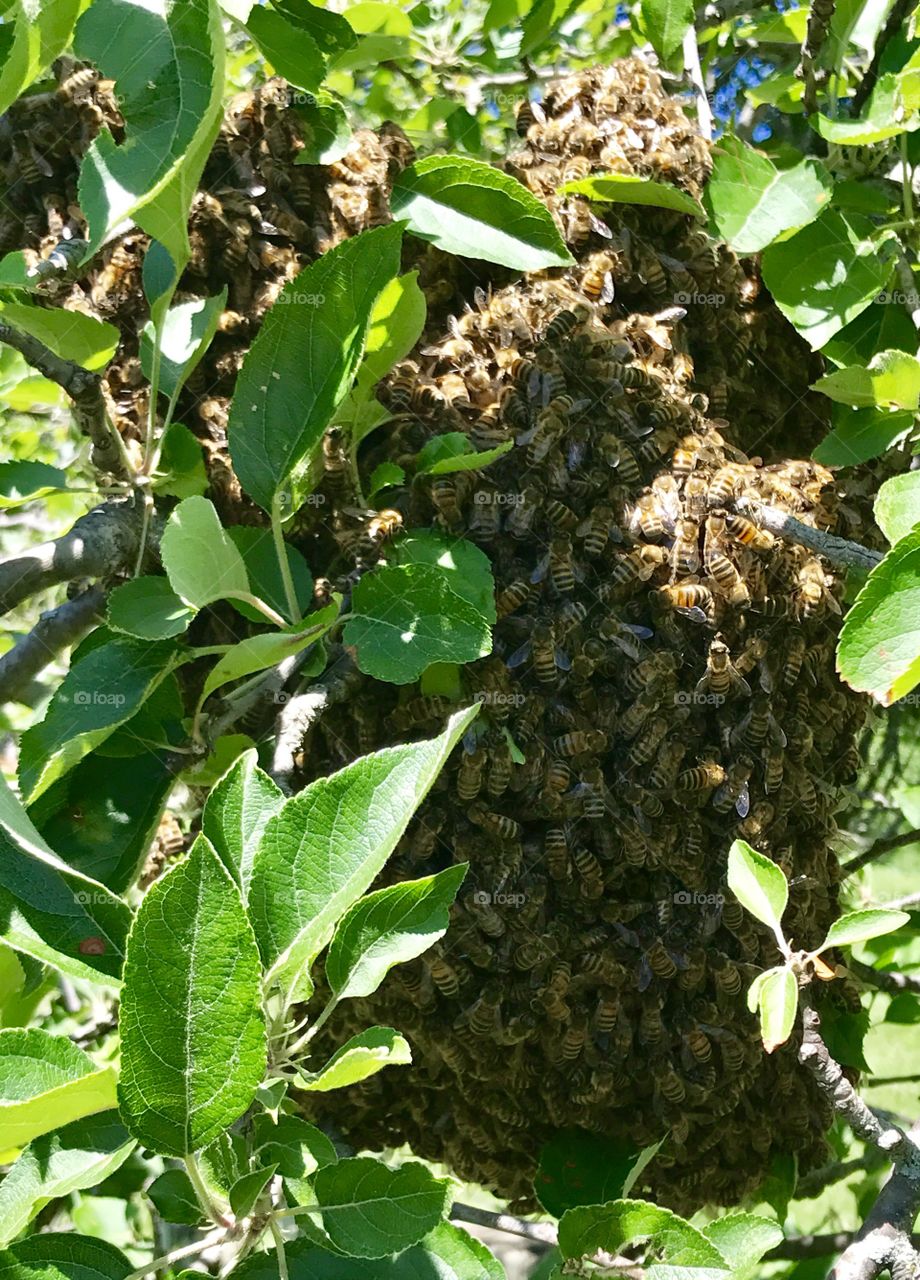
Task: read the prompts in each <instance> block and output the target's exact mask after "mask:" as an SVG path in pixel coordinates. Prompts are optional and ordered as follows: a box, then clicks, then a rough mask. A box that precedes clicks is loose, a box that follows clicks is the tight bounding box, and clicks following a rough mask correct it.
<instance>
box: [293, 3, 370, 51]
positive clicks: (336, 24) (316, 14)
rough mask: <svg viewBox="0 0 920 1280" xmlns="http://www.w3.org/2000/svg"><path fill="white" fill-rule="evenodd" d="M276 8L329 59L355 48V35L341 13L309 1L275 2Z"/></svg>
mask: <svg viewBox="0 0 920 1280" xmlns="http://www.w3.org/2000/svg"><path fill="white" fill-rule="evenodd" d="M273 3H274V7H275V8H276V9H277V10H278V12H279V13H283V14H284V16H285V17H286V18H287V20H288V21H289V22H291V23H292V24H293V25H294V26H295V27H297V28H299V29H300V30H301V31H305V32H306V33H307V35H308V36H310V38H311V39H312V40H314V41H315V42H316V44H318V45H319V47H320V49H321V50H322V51H323V53H324V54H325V56H326V57H327V58H333V57H335V56H336V54H339V53H344V51H345V50H346V49H352V48H354V46H355V44H356V43H357V40H356V37H355V33H354V31H353V30H352V28H351V26H350V25H349V23H348V21H347V20H346V19H345V18H343V17H342V15H341V14H339V13H332V12H330V10H328V9H322V8H320V7H319V6H318V5H315V4H311V3H309V0H273Z"/></svg>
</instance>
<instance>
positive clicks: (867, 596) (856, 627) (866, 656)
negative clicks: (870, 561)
mask: <svg viewBox="0 0 920 1280" xmlns="http://www.w3.org/2000/svg"><path fill="white" fill-rule="evenodd" d="M837 670H838V671H839V672H840V675H841V677H842V678H843V679H844V680H846V682H847V684H848V685H850V686H851V687H852V688H853V689H857V690H859V691H860V692H865V693H871V694H872V696H873V697H874V698H876V699H877V700H878V701H879V702H880V703H882V705H883V706H890V705H891V703H892V702H896V701H897V700H898V698H902V697H903V696H904V694H906V693H909V692H910V691H911V689H913V687H914V686H915V685H916V684H917V682H918V681H920V530H913V531H912V532H911V533H908V534H907V536H906V537H903V538H902V539H901V540H900V541H899V542H897V543H896V544H895V545H894V546H893V547H892V548H891V550H890V551H889V552H888V554H887V555H886V556H885V559H884V560H883V561H882V562H881V564H878V565H876V566H875V568H874V569H873V570H872V572H871V573H870V574H869V577H868V578H867V579H866V583H865V585H864V586H863V588H862V590H861V591H860V593H859V595H858V596H857V597H856V601H855V603H854V604H853V606H852V608H851V609H850V611H849V613H848V614H847V616H846V618H845V620H844V623H843V627H842V629H841V631H840V639H839V640H838V643H837Z"/></svg>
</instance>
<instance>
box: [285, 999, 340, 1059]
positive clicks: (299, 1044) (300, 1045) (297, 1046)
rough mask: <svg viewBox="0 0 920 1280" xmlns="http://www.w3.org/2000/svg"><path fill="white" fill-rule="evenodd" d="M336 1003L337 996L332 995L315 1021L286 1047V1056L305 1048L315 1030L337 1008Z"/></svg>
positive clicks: (323, 1023)
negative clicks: (288, 1047)
mask: <svg viewBox="0 0 920 1280" xmlns="http://www.w3.org/2000/svg"><path fill="white" fill-rule="evenodd" d="M338 1005H339V998H338V996H333V997H332V998H331V999H330V1001H329V1003H328V1004H327V1005H326V1007H325V1009H323V1011H322V1013H320V1015H319V1017H318V1018H317V1019H316V1021H315V1022H314V1023H312V1025H311V1026H309V1027H308V1028H307V1030H306V1031H305V1032H304V1033H303V1035H302V1036H301V1037H300V1039H299V1040H295V1041H294V1043H293V1044H292V1045H291V1047H290V1049H288V1051H287V1052H288V1057H290V1056H291V1054H294V1053H299V1052H300V1050H301V1049H305V1048H306V1047H307V1045H308V1044H309V1043H310V1041H311V1040H312V1039H313V1037H314V1036H315V1035H316V1033H317V1031H319V1030H320V1028H321V1027H322V1026H324V1025H325V1023H326V1022H328V1021H329V1018H330V1017H331V1016H332V1014H333V1013H334V1012H335V1010H336V1009H337V1008H338Z"/></svg>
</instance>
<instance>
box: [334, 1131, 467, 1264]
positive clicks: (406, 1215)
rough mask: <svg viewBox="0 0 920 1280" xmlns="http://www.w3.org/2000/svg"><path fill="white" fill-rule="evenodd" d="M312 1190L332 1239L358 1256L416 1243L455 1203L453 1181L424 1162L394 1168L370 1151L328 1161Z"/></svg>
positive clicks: (383, 1253)
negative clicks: (439, 1175)
mask: <svg viewBox="0 0 920 1280" xmlns="http://www.w3.org/2000/svg"><path fill="white" fill-rule="evenodd" d="M313 1190H314V1192H315V1195H316V1202H317V1204H318V1206H319V1207H320V1209H321V1211H322V1217H321V1223H322V1226H323V1228H324V1230H325V1232H326V1234H327V1235H328V1237H329V1239H330V1240H331V1242H332V1244H333V1245H334V1246H335V1248H337V1249H340V1250H341V1251H342V1253H346V1254H349V1255H350V1256H351V1257H354V1258H383V1257H385V1256H386V1255H387V1254H391V1253H399V1252H401V1250H403V1249H408V1248H409V1246H410V1245H413V1244H417V1243H418V1241H419V1240H421V1239H422V1238H423V1237H424V1236H426V1235H427V1234H428V1232H429V1231H432V1230H434V1228H435V1227H436V1226H437V1224H438V1222H439V1221H440V1220H441V1219H442V1218H443V1217H444V1216H445V1215H446V1213H447V1211H448V1209H449V1208H450V1203H451V1188H450V1183H449V1181H448V1180H447V1179H446V1178H435V1177H433V1176H432V1174H431V1173H430V1172H429V1170H428V1169H427V1168H425V1166H424V1165H421V1164H415V1163H413V1162H409V1163H406V1164H404V1165H401V1166H400V1168H398V1169H389V1168H387V1166H386V1165H385V1164H381V1163H380V1161H379V1160H371V1159H369V1158H368V1157H366V1156H357V1157H355V1158H354V1159H350V1160H340V1161H339V1162H338V1163H337V1164H329V1165H325V1166H324V1167H323V1168H322V1169H320V1170H319V1171H318V1173H317V1174H316V1177H315V1178H314V1179H313Z"/></svg>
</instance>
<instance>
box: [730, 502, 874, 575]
mask: <svg viewBox="0 0 920 1280" xmlns="http://www.w3.org/2000/svg"><path fill="white" fill-rule="evenodd" d="M735 507H736V508H737V510H738V511H740V512H741V514H742V515H746V516H749V517H750V519H752V520H753V521H754V522H755V523H756V524H758V525H759V526H760V528H761V529H766V530H767V532H768V533H772V534H774V535H775V536H776V537H777V538H782V539H783V541H784V542H795V543H797V544H798V545H799V546H801V547H807V548H808V549H809V551H815V552H817V554H818V555H821V556H824V558H825V560H829V561H830V563H831V564H835V565H838V566H839V567H840V568H848V569H863V570H865V571H867V572H868V571H869V570H870V569H874V568H875V566H876V565H877V564H878V563H879V562H880V561H881V559H882V553H881V552H880V551H871V550H870V549H869V548H868V547H863V546H861V545H860V544H859V543H858V542H850V541H849V539H848V538H839V537H838V536H837V535H836V534H834V533H824V532H822V530H821V529H815V528H814V527H813V526H812V525H810V524H804V523H803V522H802V521H801V520H796V518H795V516H791V515H789V514H788V512H786V511H782V510H780V508H779V507H771V506H769V505H768V504H767V503H765V502H758V501H757V500H756V499H754V498H743V497H742V498H738V499H736V501H735Z"/></svg>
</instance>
